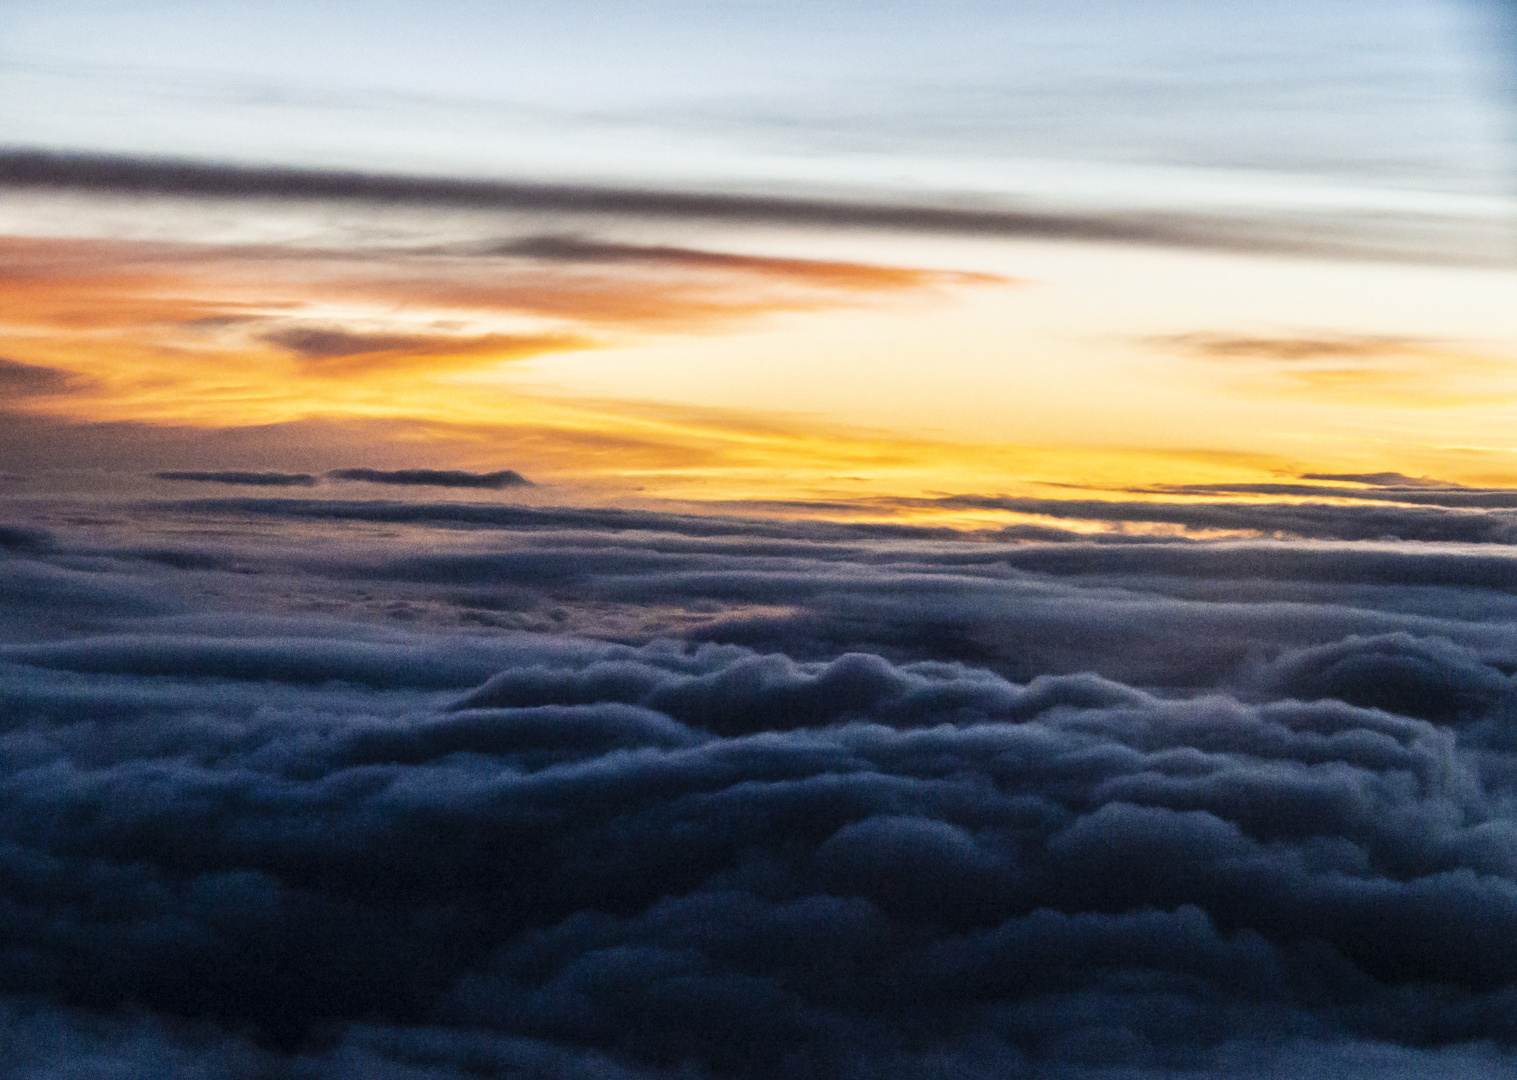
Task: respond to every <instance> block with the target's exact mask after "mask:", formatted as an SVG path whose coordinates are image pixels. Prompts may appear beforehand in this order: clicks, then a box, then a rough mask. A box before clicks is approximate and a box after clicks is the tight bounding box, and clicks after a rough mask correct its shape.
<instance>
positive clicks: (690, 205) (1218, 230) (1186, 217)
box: [0, 149, 1509, 265]
mask: <svg viewBox="0 0 1517 1080" xmlns="http://www.w3.org/2000/svg"><path fill="white" fill-rule="evenodd" d="M0 185H6V186H11V187H23V188H37V187H41V188H50V189H63V190H88V191H108V192H122V193H131V194H149V195H188V196H221V197H243V196H247V197H256V198H286V199H330V198H339V199H364V200H371V201H376V202H384V203H413V204H421V205H439V206H482V207H496V208H502V209H512V210H528V211H537V212H543V213H552V214H557V215H575V214H591V215H606V214H613V215H623V216H629V217H639V218H658V219H670V218H674V219H696V220H711V221H730V222H739V223H741V222H762V223H772V224H779V225H795V226H804V227H813V226H822V227H829V228H869V229H893V230H907V231H928V232H946V233H960V234H971V235H989V236H1025V237H1038V238H1049V239H1071V240H1091V241H1103V242H1118V243H1138V244H1161V245H1173V246H1180V247H1196V248H1206V249H1221V250H1245V251H1278V252H1306V253H1312V254H1315V255H1319V256H1328V257H1334V256H1336V257H1345V256H1347V257H1356V258H1366V257H1369V258H1376V257H1382V258H1383V257H1391V258H1402V259H1404V258H1407V257H1412V258H1418V259H1423V260H1428V259H1431V260H1434V261H1456V262H1475V263H1499V264H1503V265H1504V264H1506V263H1507V262H1508V260H1509V252H1506V251H1504V250H1502V249H1501V248H1500V245H1496V246H1495V247H1494V248H1490V249H1482V245H1481V244H1479V243H1478V242H1473V243H1471V244H1467V245H1465V246H1464V249H1463V250H1462V251H1459V252H1452V253H1451V252H1448V251H1438V250H1435V249H1434V248H1433V247H1431V246H1429V245H1425V244H1420V243H1418V242H1417V241H1416V240H1415V239H1414V238H1410V237H1399V238H1398V237H1394V236H1384V235H1379V234H1378V233H1377V232H1376V231H1375V230H1373V229H1363V228H1360V229H1355V228H1353V227H1352V226H1349V227H1345V224H1344V222H1343V221H1342V217H1341V215H1335V216H1334V217H1333V218H1331V219H1329V218H1326V217H1323V216H1321V215H1315V216H1314V215H1301V216H1299V217H1298V218H1295V219H1286V218H1284V217H1280V218H1278V219H1276V220H1271V221H1265V222H1261V221H1259V220H1257V219H1251V218H1248V217H1246V216H1244V217H1238V216H1228V215H1225V214H1211V215H1206V214H1195V213H1169V212H1158V211H1150V212H1126V213H1107V214H1093V213H1085V214H1080V213H1069V212H1059V211H1034V210H1023V209H1014V208H1009V207H1005V206H989V207H966V206H963V205H953V204H952V203H950V202H947V201H938V202H935V203H909V202H899V201H881V200H879V199H866V198H857V199H852V200H850V199H846V198H815V197H813V198H807V197H804V196H802V197H783V196H775V195H744V194H730V193H713V192H691V191H672V190H667V189H665V190H660V189H650V188H615V187H594V186H588V185H570V184H534V183H523V182H511V181H499V180H476V179H463V178H450V177H424V176H400V175H393V174H383V175H382V174H373V173H358V172H323V171H311V170H299V169H288V168H271V167H258V166H242V165H228V164H218V163H209V162H192V161H166V160H159V159H144V158H130V157H114V156H106V155H99V154H67V153H57V152H51V151H42V150H27V149H10V150H0Z"/></svg>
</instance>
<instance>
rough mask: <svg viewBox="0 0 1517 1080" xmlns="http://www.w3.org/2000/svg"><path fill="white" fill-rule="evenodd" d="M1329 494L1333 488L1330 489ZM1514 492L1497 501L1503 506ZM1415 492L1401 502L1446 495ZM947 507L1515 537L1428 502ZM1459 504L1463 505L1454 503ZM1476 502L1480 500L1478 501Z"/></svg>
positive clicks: (1214, 525)
mask: <svg viewBox="0 0 1517 1080" xmlns="http://www.w3.org/2000/svg"><path fill="white" fill-rule="evenodd" d="M1327 494H1333V493H1332V492H1328V493H1327ZM1511 499H1512V495H1511V493H1510V492H1501V493H1498V494H1497V495H1496V496H1495V498H1494V500H1493V503H1492V505H1495V506H1506V505H1508V504H1509V502H1510V500H1511ZM1442 500H1443V496H1442V495H1441V494H1440V495H1438V496H1434V497H1432V498H1426V497H1416V498H1408V499H1404V500H1402V499H1398V500H1397V501H1407V502H1410V501H1419V502H1420V501H1428V502H1434V501H1437V502H1442ZM934 502H935V503H936V505H939V506H943V507H960V508H972V509H976V510H1006V511H1010V512H1012V513H1018V514H1044V515H1047V516H1049V517H1058V518H1069V519H1072V520H1083V521H1110V522H1162V523H1165V524H1171V525H1180V526H1182V527H1184V528H1187V529H1215V530H1228V531H1237V532H1256V533H1264V534H1283V535H1289V536H1296V537H1301V538H1303V539H1309V540H1380V539H1395V540H1426V541H1434V542H1460V543H1472V544H1510V543H1512V542H1513V541H1514V540H1517V517H1513V516H1512V515H1510V514H1501V513H1480V512H1476V511H1471V510H1461V509H1441V508H1439V509H1435V508H1433V507H1423V506H1415V507H1414V506H1406V507H1391V506H1337V505H1333V504H1329V503H1239V502H1212V503H1162V502H1140V501H1124V500H1104V499H1038V498H1017V497H1013V496H1002V495H952V496H946V497H944V498H941V499H937V500H934ZM1455 505H1465V504H1460V503H1456V504H1455ZM1475 505H1482V504H1480V503H1476V504H1475Z"/></svg>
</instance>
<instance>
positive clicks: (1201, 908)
mask: <svg viewBox="0 0 1517 1080" xmlns="http://www.w3.org/2000/svg"><path fill="white" fill-rule="evenodd" d="M19 505H21V504H17V506H19ZM128 509H129V511H130V512H129V513H123V515H122V516H121V517H120V519H119V524H114V525H113V524H111V520H112V519H111V518H110V517H109V516H108V515H105V514H102V513H100V512H99V511H97V512H96V513H95V515H94V517H93V518H90V519H86V518H85V517H83V516H82V515H74V516H72V517H67V518H56V519H53V520H51V523H42V522H40V521H25V520H19V519H18V520H16V522H15V524H13V525H10V526H7V527H6V529H5V531H4V532H3V533H0V538H3V539H4V540H5V543H4V545H3V552H4V554H3V555H0V559H3V570H4V573H3V574H0V581H3V582H4V585H3V587H0V612H3V615H4V621H3V622H0V628H3V636H0V641H3V644H0V718H3V729H0V744H3V750H0V763H3V764H0V940H3V941H4V942H5V946H4V948H3V949H0V1000H3V1008H0V1032H3V1033H4V1037H5V1038H6V1045H7V1046H8V1048H9V1049H8V1051H7V1054H8V1055H9V1059H10V1061H12V1062H15V1063H19V1064H18V1065H16V1066H15V1067H17V1068H22V1069H32V1070H36V1069H41V1068H55V1069H56V1068H61V1067H64V1066H70V1067H78V1068H83V1067H84V1066H85V1063H86V1062H88V1061H102V1060H104V1061H109V1062H112V1063H113V1064H112V1067H113V1068H116V1069H117V1070H118V1071H121V1075H137V1074H145V1073H152V1072H154V1071H157V1072H159V1073H162V1072H163V1071H164V1070H168V1071H172V1072H175V1073H176V1074H179V1075H188V1076H216V1077H254V1076H263V1075H269V1074H270V1073H278V1074H281V1075H294V1076H307V1075H308V1076H313V1077H314V1076H346V1075H353V1076H359V1075H362V1076H401V1077H417V1078H420V1077H422V1076H427V1077H439V1076H464V1075H530V1076H553V1077H590V1076H596V1077H605V1076H613V1077H629V1078H630V1077H666V1076H667V1077H676V1076H679V1077H689V1076H698V1077H759V1076H765V1077H767V1076H775V1075H785V1076H798V1077H804V1076H817V1077H820V1076H828V1077H865V1076H878V1075H891V1076H930V1075H943V1074H944V1073H945V1072H947V1073H952V1074H954V1075H965V1076H971V1077H973V1076H987V1077H988V1076H1028V1077H1032V1076H1070V1077H1098V1076H1113V1075H1123V1076H1155V1077H1157V1076H1165V1077H1175V1076H1179V1077H1187V1076H1194V1077H1202V1076H1238V1077H1256V1076H1257V1077H1264V1076H1271V1075H1280V1074H1281V1072H1282V1071H1300V1072H1304V1073H1310V1074H1312V1075H1323V1076H1333V1075H1343V1076H1349V1075H1363V1074H1364V1072H1365V1071H1366V1070H1369V1071H1371V1072H1373V1073H1374V1074H1375V1075H1386V1076H1405V1077H1414V1076H1432V1075H1450V1074H1457V1075H1467V1076H1476V1077H1480V1076H1492V1077H1494V1076H1498V1075H1506V1074H1508V1073H1509V1072H1510V1069H1511V1067H1512V1065H1513V1055H1514V1048H1517V1023H1514V1020H1513V1017H1514V1015H1517V1010H1514V1008H1513V1005H1514V1003H1517V947H1514V945H1513V942H1517V823H1514V820H1513V817H1512V812H1511V809H1510V808H1511V806H1512V805H1513V801H1514V800H1513V796H1514V795H1517V735H1514V730H1517V729H1514V727H1513V718H1514V715H1517V713H1514V706H1517V679H1514V672H1517V630H1514V629H1513V627H1514V626H1517V622H1514V616H1517V596H1514V594H1513V589H1512V585H1511V583H1512V581H1513V580H1517V579H1514V577H1513V574H1512V570H1513V567H1514V566H1517V561H1514V559H1513V558H1512V557H1509V556H1508V555H1506V554H1505V553H1504V552H1502V551H1500V550H1490V551H1489V552H1488V553H1474V552H1471V551H1470V550H1469V549H1464V548H1438V547H1436V546H1418V547H1405V548H1400V549H1392V548H1386V547H1384V546H1364V545H1353V544H1339V545H1336V546H1334V545H1316V546H1312V547H1303V546H1299V545H1291V544H1281V543H1268V542H1259V541H1254V542H1197V541H1169V542H1163V541H1159V542H1155V541H1154V540H1152V539H1151V538H1150V539H1148V540H1146V541H1144V542H1124V541H1122V540H1120V538H1116V539H1113V538H1108V539H1107V540H1106V541H1105V542H1103V543H1092V542H1085V541H1082V540H1080V539H1078V538H1073V534H1068V535H1066V537H1065V538H1064V539H1063V540H1059V541H1052V540H1050V539H1049V538H1046V537H1045V538H1044V540H1043V541H1042V542H1036V543H1027V542H1014V541H1009V540H1006V539H995V538H992V537H990V536H987V535H984V534H981V535H965V534H952V533H949V532H948V531H946V530H933V529H915V530H913V529H912V528H911V527H907V526H889V525H869V524H862V523H860V524H848V523H831V522H806V521H799V522H785V521H771V522H768V523H760V522H755V521H751V520H744V519H739V518H723V517H714V516H700V515H676V514H659V513H656V512H652V511H645V512H632V511H625V510H623V511H608V510H595V509H588V510H576V509H572V508H569V509H553V508H541V507H502V506H472V507H471V506H469V505H467V504H439V505H428V504H424V503H411V504H400V503H392V504H371V503H340V502H318V501H302V500H283V499H271V500H257V499H248V500H201V501H197V502H192V503H177V504H156V505H137V506H135V507H131V508H126V507H123V511H126V510H128ZM375 523H384V525H385V534H376V533H374V532H372V531H364V530H368V529H369V527H370V526H371V525H372V524H375ZM318 525H319V528H314V526H318ZM355 530H356V531H355ZM62 597H66V600H65V601H63V602H60V598H62ZM123 1070H124V1071H123ZM131 1070H136V1072H132V1071H131ZM18 1075H25V1073H24V1072H23V1073H21V1074H18Z"/></svg>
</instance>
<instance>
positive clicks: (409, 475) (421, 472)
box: [327, 469, 532, 491]
mask: <svg viewBox="0 0 1517 1080" xmlns="http://www.w3.org/2000/svg"><path fill="white" fill-rule="evenodd" d="M327 476H329V477H330V478H332V479H333V480H362V481H364V482H365V483H369V484H399V485H402V486H406V487H451V488H485V489H489V490H496V491H498V490H501V489H503V488H512V487H531V486H532V481H530V480H528V479H527V478H526V477H525V476H523V475H522V474H521V473H519V472H516V471H515V470H513V469H501V470H500V471H498V472H489V473H471V472H463V471H461V470H458V469H394V470H388V471H386V470H383V469H335V470H333V471H332V472H329V473H327Z"/></svg>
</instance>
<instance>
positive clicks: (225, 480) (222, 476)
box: [154, 471, 316, 487]
mask: <svg viewBox="0 0 1517 1080" xmlns="http://www.w3.org/2000/svg"><path fill="white" fill-rule="evenodd" d="M154 475H155V476H156V477H157V478H158V479H159V480H189V481H194V482H197V483H205V484H246V485H248V486H250V487H312V486H314V485H315V483H316V477H314V476H312V475H311V474H310V473H278V472H236V471H231V472H173V471H169V472H160V473H155V474H154Z"/></svg>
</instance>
